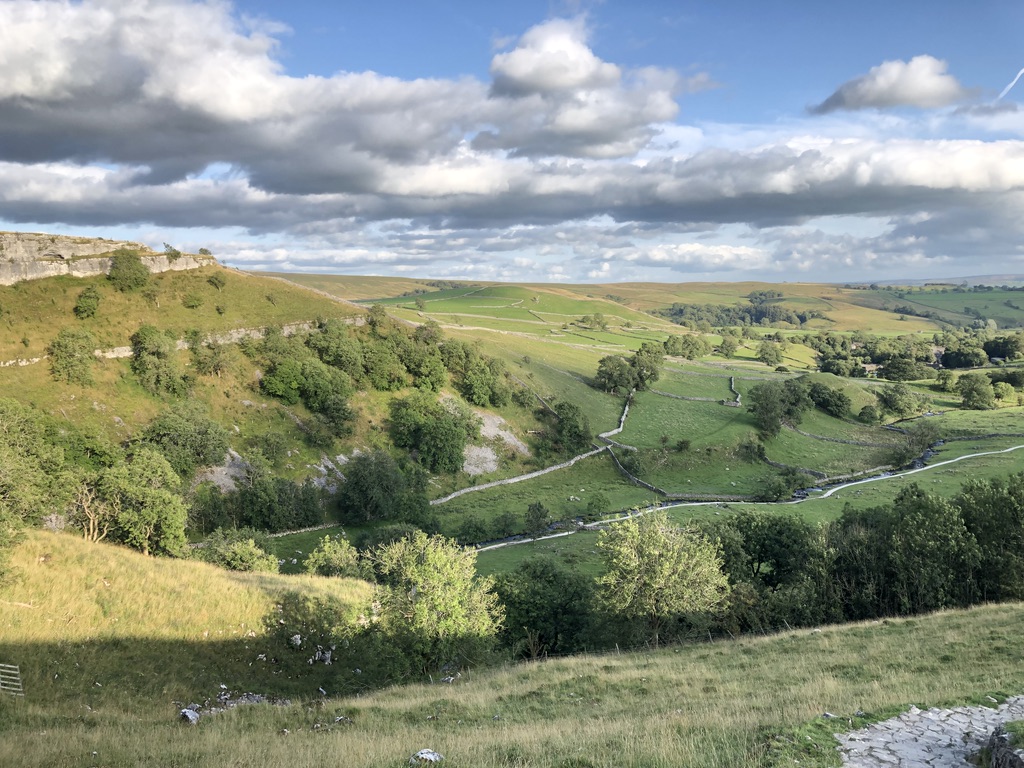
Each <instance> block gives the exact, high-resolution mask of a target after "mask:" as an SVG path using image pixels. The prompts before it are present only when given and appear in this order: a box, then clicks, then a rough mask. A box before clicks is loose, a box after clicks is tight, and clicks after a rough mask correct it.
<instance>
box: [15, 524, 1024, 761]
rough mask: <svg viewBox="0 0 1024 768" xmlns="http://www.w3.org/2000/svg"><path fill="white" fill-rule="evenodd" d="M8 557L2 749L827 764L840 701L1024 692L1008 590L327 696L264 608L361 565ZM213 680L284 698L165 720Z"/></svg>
mask: <svg viewBox="0 0 1024 768" xmlns="http://www.w3.org/2000/svg"><path fill="white" fill-rule="evenodd" d="M17 562H18V565H19V568H20V572H21V578H20V580H19V583H17V584H16V585H14V586H13V587H12V588H10V589H9V590H7V591H6V592H5V593H4V594H3V597H2V599H3V602H0V626H2V628H3V632H2V639H0V659H2V660H3V661H5V662H15V663H19V664H20V665H21V668H22V672H23V675H24V677H25V687H26V693H27V695H26V697H25V698H24V699H13V698H10V697H0V723H2V725H0V732H2V733H3V735H4V738H3V739H0V764H5V765H19V766H54V765H61V766H90V765H104V766H134V765H140V764H153V765H165V766H186V765H187V766H223V765H233V766H239V767H246V766H262V765H268V764H276V763H287V764H288V765H292V766H296V767H297V768H304V767H305V766H319V765H325V764H330V763H333V762H336V761H337V760H338V757H339V756H344V761H345V762H346V763H348V764H352V765H360V766H368V767H369V768H385V767H388V768H391V767H395V768H397V766H400V765H403V764H406V763H407V761H408V758H409V756H410V755H411V754H413V753H414V752H416V751H417V750H419V749H422V748H424V747H430V748H432V749H435V750H437V751H439V752H440V753H442V754H443V755H444V756H445V764H447V765H453V766H473V767H474V768H499V767H500V768H504V767H507V766H523V767H526V766H544V767H547V766H552V767H559V768H564V767H566V766H575V767H577V768H579V767H582V766H591V767H592V768H599V767H600V768H604V767H605V766H609V767H610V766H631V767H637V768H638V767H639V766H664V767H665V768H668V767H669V766H677V765H693V766H734V765H746V766H770V765H784V764H789V765H792V764H793V760H794V759H797V760H799V761H800V763H801V764H802V765H833V764H835V758H834V755H833V752H832V749H833V746H834V744H833V743H832V742H831V740H830V738H829V736H828V734H829V733H830V732H831V731H832V730H835V729H837V728H838V727H839V726H836V722H840V723H844V724H845V723H846V722H847V720H846V718H851V719H852V718H853V714H854V712H857V711H862V712H865V713H867V717H868V718H882V717H886V716H888V715H889V714H891V713H893V712H895V711H899V710H900V709H903V708H906V707H908V706H909V705H911V704H917V705H918V706H922V707H924V706H933V705H947V704H953V703H965V702H978V701H981V700H983V698H984V696H985V695H987V694H993V693H994V694H998V695H1006V694H1013V693H1019V692H1021V691H1024V668H1022V667H1021V665H1020V664H1019V663H1018V662H1019V652H1018V647H1017V646H1018V643H1017V640H1018V638H1019V637H1020V634H1021V633H1022V632H1024V605H1020V604H1011V605H1003V606H990V607H983V608H978V609H975V610H971V611H966V612H947V613H943V614H939V615H935V616H926V617H918V618H915V619H911V620H895V621H893V620H887V621H882V622H872V623H868V624H862V625H850V626H846V627H826V628H824V629H822V630H821V631H817V630H814V631H810V630H802V631H798V632H790V633H785V634H781V635H777V636H773V637H766V638H746V639H741V640H737V641H718V642H715V643H713V644H708V643H699V644H696V645H690V646H677V647H673V648H667V649H664V650H661V651H657V652H646V653H637V654H632V653H624V654H608V655H602V656H578V657H573V658H567V659H561V660H552V661H547V662H542V663H535V664H521V665H516V666H510V667H506V668H499V669H493V670H484V671H477V672H470V673H468V674H466V675H464V676H463V677H462V678H461V679H460V680H458V681H457V682H456V683H454V684H452V685H445V684H437V685H414V686H406V687H400V688H394V689H390V690H385V691H380V692H376V693H372V694H364V695H362V696H360V697H353V698H330V697H329V698H326V699H325V698H322V697H321V696H320V695H319V694H318V693H317V691H316V689H317V686H318V685H319V684H320V683H321V680H320V677H322V676H323V675H324V674H325V673H326V670H328V669H329V668H326V667H323V666H322V665H314V666H312V667H309V666H308V665H306V664H305V663H304V661H303V660H299V663H298V664H295V665H292V666H289V664H288V662H286V661H282V663H281V664H279V665H273V664H266V663H264V662H262V661H260V660H258V657H259V654H261V653H265V652H267V651H268V649H267V646H266V642H267V636H266V634H265V629H264V627H265V623H266V622H265V620H266V616H267V615H268V611H269V610H270V609H271V608H272V605H273V602H274V600H275V596H276V595H278V594H280V592H281V591H283V590H290V589H302V590H304V591H305V592H307V593H311V594H318V595H333V596H336V597H337V598H338V599H339V600H340V601H341V602H342V603H343V604H348V605H351V604H354V603H355V602H356V601H358V600H359V599H362V598H363V597H364V596H365V594H366V593H365V589H366V587H365V585H362V584H361V583H359V582H336V581H332V580H326V579H309V578H297V577H267V576H262V577H252V576H244V575H238V574H227V573H224V572H221V571H218V570H216V569H214V568H211V567H208V566H204V565H201V564H196V563H190V562H172V561H161V560H153V559H147V558H143V557H141V556H139V555H135V554H133V553H131V552H128V551H126V550H122V549H118V548H113V547H105V546H103V545H99V546H86V545H84V544H83V543H82V542H80V541H78V540H77V539H74V538H71V537H67V536H58V535H54V534H33V535H32V536H31V537H30V538H29V540H28V541H27V542H26V543H25V544H24V545H23V546H22V547H21V548H20V549H19V550H18V555H17ZM269 652H270V654H271V655H276V656H280V657H281V658H282V659H285V657H286V655H287V652H286V651H285V650H283V649H281V650H278V649H276V648H273V649H270V650H269ZM222 684H223V685H225V686H227V688H228V689H229V690H230V691H233V692H241V691H250V692H253V693H263V694H269V695H271V696H288V697H289V698H290V699H291V704H290V705H289V706H271V705H268V704H261V705H252V706H243V707H239V708H237V709H234V710H232V711H229V712H225V713H222V714H219V715H214V716H209V717H206V718H204V719H202V720H201V721H200V723H199V725H198V726H197V727H195V728H186V727H184V726H182V725H180V724H178V723H177V722H176V716H177V711H178V709H180V707H181V706H182V705H183V702H184V703H187V702H188V701H198V702H200V703H201V702H202V701H203V700H204V699H206V698H213V697H215V695H216V694H217V693H219V692H220V690H221V688H220V686H221V685H222ZM825 711H828V712H832V713H835V714H837V715H838V716H839V717H840V718H841V720H839V721H835V720H834V721H829V722H827V723H825V722H824V721H822V720H821V718H820V715H821V713H822V712H825ZM339 718H343V719H339ZM860 722H864V720H863V719H860V718H858V719H857V720H856V721H855V723H860Z"/></svg>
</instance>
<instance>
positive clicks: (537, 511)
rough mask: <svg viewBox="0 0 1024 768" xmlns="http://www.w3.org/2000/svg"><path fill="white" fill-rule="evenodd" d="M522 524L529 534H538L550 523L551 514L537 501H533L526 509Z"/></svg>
mask: <svg viewBox="0 0 1024 768" xmlns="http://www.w3.org/2000/svg"><path fill="white" fill-rule="evenodd" d="M524 522H525V524H526V530H527V531H528V532H529V533H540V532H541V531H543V530H545V529H546V528H547V527H548V525H549V524H550V523H551V512H550V511H549V510H548V508H547V507H545V506H544V505H543V504H541V503H540V502H539V501H535V502H533V503H532V504H530V506H528V507H527V508H526V519H525V521H524Z"/></svg>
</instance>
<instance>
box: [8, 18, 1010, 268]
mask: <svg viewBox="0 0 1024 768" xmlns="http://www.w3.org/2000/svg"><path fill="white" fill-rule="evenodd" d="M278 33H279V31H278V30H275V29H274V28H273V27H272V26H268V25H258V24H250V23H247V22H246V21H244V20H243V19H242V18H241V17H240V16H238V15H237V14H236V13H235V12H234V11H233V10H232V8H231V6H229V5H227V4H225V3H222V2H208V3H207V2H189V1H186V0H84V1H83V2H81V3H78V4H71V3H67V2H58V1H57V0H38V1H30V0H8V1H7V2H3V3H0V216H2V217H3V219H5V220H6V221H9V222H12V223H14V224H18V223H32V224H35V225H40V226H63V227H76V226H77V227H103V226H107V227H120V228H124V227H136V228H138V229H139V230H140V231H151V230H155V229H160V228H170V229H173V230H175V231H178V230H180V234H181V235H182V237H184V238H185V239H186V240H187V239H188V238H189V235H188V234H187V233H188V232H189V231H190V230H193V229H198V230H199V231H201V232H202V236H203V237H205V238H209V237H211V236H212V237H214V238H215V239H216V242H209V241H208V240H207V241H206V242H200V243H198V244H206V245H212V246H214V247H215V250H216V252H217V253H218V254H220V255H221V256H222V257H226V258H227V259H228V260H229V261H230V262H231V263H233V264H237V265H239V266H253V267H256V268H276V269H320V270H325V271H331V270H336V271H345V272H353V273H358V272H365V273H380V272H389V273H398V274H402V273H409V272H415V273H416V274H418V275H427V274H430V275H436V276H439V277H445V276H453V277H470V278H472V277H476V278H478V279H509V280H515V279H519V280H544V279H573V280H607V281H611V280H621V279H638V278H639V277H641V276H642V277H643V278H644V279H661V278H662V277H668V278H669V279H683V278H685V277H687V276H701V277H707V276H712V275H727V276H732V277H742V276H745V275H748V274H756V275H766V276H771V275H787V276H789V277H791V278H797V277H799V276H801V275H805V276H807V278H808V279H811V278H817V279H822V278H824V277H827V276H839V275H840V273H842V272H843V271H844V270H845V271H846V272H847V273H852V272H854V271H856V270H859V269H866V270H872V269H883V268H891V267H892V265H893V264H896V265H899V264H902V263H906V264H912V265H917V266H920V265H922V264H923V265H925V266H928V265H929V264H932V265H936V266H945V265H947V264H950V263H954V264H955V263H958V262H959V263H969V260H970V259H971V258H975V257H979V256H983V257H988V256H990V257H992V258H995V257H998V258H1000V259H1003V260H1004V261H1003V264H1004V269H1003V270H1002V271H1006V268H1008V267H1006V266H1005V265H1006V264H1007V262H1006V260H1007V259H1008V260H1009V262H1010V263H1012V262H1013V260H1014V259H1020V258H1021V250H1020V247H1019V246H1017V245H1016V244H1015V240H1014V237H1016V236H1019V234H1021V233H1020V231H1019V230H1020V229H1021V227H1022V225H1021V224H1019V223H1018V222H1019V221H1021V220H1022V219H1021V217H1019V216H1015V215H1014V214H1015V213H1017V212H1019V211H1020V208H1019V207H1018V206H1019V205H1020V204H1021V194H1020V193H1021V190H1022V189H1024V145H1022V144H1021V142H1020V141H1019V140H1017V138H1016V136H1018V135H1019V132H1020V128H1021V127H1022V126H1016V127H1015V125H1014V124H1007V123H1006V122H1005V120H1006V119H1007V118H1015V119H1016V113H1015V111H1014V110H1011V109H1009V108H1008V107H1007V108H1006V109H1002V110H999V111H992V112H991V113H984V112H982V111H975V112H972V113H970V114H969V115H968V114H966V113H964V114H961V115H957V114H956V113H951V114H950V115H949V116H947V117H946V118H943V119H946V120H948V121H956V120H961V121H963V120H965V119H970V120H973V121H976V122H975V123H974V124H973V125H974V127H975V128H977V126H978V125H982V126H984V125H985V121H987V120H996V119H1000V120H1003V121H1004V122H1003V123H1000V126H999V130H1000V131H1002V132H1003V136H1002V137H1001V138H999V139H992V140H982V139H978V138H964V136H963V130H960V131H959V133H954V132H952V131H951V132H950V137H949V138H936V137H935V136H934V135H931V136H929V137H927V138H917V137H916V135H915V130H914V129H913V126H910V127H908V126H906V125H898V126H897V129H896V130H893V129H892V127H891V125H890V124H884V123H881V122H877V123H874V122H870V121H869V122H862V123H859V124H849V125H846V124H842V123H839V124H835V123H833V124H832V125H831V127H830V128H829V130H828V132H827V133H826V132H823V131H821V130H820V129H818V128H815V125H816V124H820V121H823V120H824V121H827V120H832V119H833V118H832V117H828V118H826V117H817V118H813V119H807V120H805V121H800V120H796V121H794V122H793V123H792V124H791V125H789V126H788V127H785V126H784V127H781V128H779V127H774V128H772V130H771V131H770V132H763V133H764V136H765V137H766V138H764V140H763V141H760V142H757V141H750V142H747V144H746V145H743V146H739V145H737V143H736V142H735V141H733V140H732V139H731V138H730V137H732V136H735V135H736V134H737V132H740V133H742V132H743V131H747V132H748V133H749V134H751V135H755V134H756V135H761V133H762V132H761V129H760V128H758V127H756V126H753V127H743V126H739V127H736V126H731V127H730V126H703V127H700V126H693V127H692V129H690V127H689V126H686V125H685V124H684V123H680V122H679V121H680V120H681V119H684V118H685V116H686V106H687V99H688V98H689V96H688V94H691V93H693V92H695V91H699V90H701V89H703V88H706V87H711V86H712V85H713V81H712V76H711V73H706V72H698V73H696V74H694V73H691V74H690V75H689V76H687V77H683V76H681V75H680V74H679V73H678V72H675V71H672V70H669V69H665V68H659V67H640V68H628V67H623V66H620V65H618V64H615V63H613V62H609V61H605V60H603V59H602V58H601V57H600V56H599V55H598V54H597V53H595V51H594V49H593V48H592V44H591V38H590V31H589V29H588V26H587V23H586V20H585V19H582V18H574V19H551V20H548V21H546V22H543V23H540V24H537V25H536V26H534V27H533V28H531V29H528V30H526V31H525V32H524V33H523V34H522V36H521V37H519V38H518V39H517V40H516V41H515V42H513V43H512V44H511V45H510V46H509V47H508V48H507V49H506V50H503V51H501V52H499V53H496V54H495V55H494V56H493V58H492V60H491V62H490V68H489V73H490V79H489V81H485V80H480V79H476V78H472V77H464V78H461V79H441V78H435V79H431V78H422V79H414V80H405V79H400V78H395V77H389V76H387V75H383V74H379V73H376V72H338V73H336V74H334V75H331V76H329V77H322V76H307V77H295V76H292V75H289V74H287V73H286V72H285V70H284V69H283V67H282V66H281V65H280V62H279V61H278V59H277V58H275V57H276V56H277V42H276V40H275V37H274V34H278ZM55 41H59V44H57V43H56V42H55ZM40 51H45V55H41V54H40ZM946 69H947V67H946V64H945V63H944V62H942V61H939V60H938V59H934V58H932V57H930V56H918V57H915V58H913V59H911V60H910V61H909V62H901V61H889V62H885V63H883V64H881V65H879V66H877V67H875V68H873V69H872V70H871V71H870V72H869V73H868V74H866V75H864V76H862V77H860V78H857V79H855V80H851V81H850V82H848V83H845V84H843V85H841V86H840V87H839V88H838V89H837V90H836V91H835V92H834V93H833V94H832V95H831V96H829V97H828V98H827V99H825V101H823V102H822V103H821V104H819V105H818V106H817V107H815V108H814V111H815V112H816V113H817V114H818V115H827V114H829V113H834V112H837V111H856V110H864V109H868V108H874V109H884V108H887V107H893V106H914V107H920V108H936V107H941V106H945V105H951V104H954V103H957V102H958V101H960V100H962V99H964V98H965V96H966V94H967V90H966V89H965V88H964V87H963V86H961V85H960V84H959V82H958V81H957V80H956V79H955V78H954V77H953V76H952V75H949V74H947V72H946ZM978 121H980V122H978ZM683 129H687V130H688V131H689V134H690V135H691V140H689V141H687V142H686V147H685V148H683V147H682V145H680V144H679V142H677V141H674V140H671V137H673V136H677V135H679V134H680V133H681V132H682V130H683ZM978 130H980V131H984V130H985V129H984V128H983V127H982V128H979V129H978ZM930 131H931V132H932V133H933V134H934V132H935V128H934V126H932V127H931V128H930ZM1007 131H1009V132H1010V134H1011V135H1010V136H1007V135H1006V133H1007ZM1014 131H1016V133H1014ZM997 212H998V214H999V218H998V222H999V224H1000V226H1004V227H1007V228H1008V229H1007V230H1004V231H1000V232H998V233H996V232H994V231H990V230H986V229H985V228H984V224H986V223H987V224H991V223H993V222H994V221H996V219H994V218H993V217H994V216H996V215H997ZM825 220H829V221H831V222H833V223H835V222H841V221H846V222H850V221H853V222H854V223H856V222H869V224H863V225H857V226H853V227H852V228H851V229H852V231H854V232H857V231H858V230H865V229H870V230H872V234H870V235H864V234H850V235H835V234H830V233H829V232H827V231H825V230H822V229H819V228H818V223H819V222H822V221H825ZM972 221H973V222H978V225H977V226H974V227H969V229H970V230H971V231H974V232H977V236H976V237H972V238H971V240H970V243H969V245H970V247H969V248H968V243H967V242H965V240H964V238H963V237H962V236H956V233H958V232H962V229H960V228H962V227H964V226H965V225H966V222H972ZM879 230H880V231H881V234H879V232H878V231H879ZM211 233H213V234H212V235H211ZM951 235H954V236H953V237H951ZM164 239H166V236H163V237H161V236H157V235H155V236H154V240H155V242H156V243H157V244H159V243H160V242H162V241H163V240H164ZM901 259H902V260H901Z"/></svg>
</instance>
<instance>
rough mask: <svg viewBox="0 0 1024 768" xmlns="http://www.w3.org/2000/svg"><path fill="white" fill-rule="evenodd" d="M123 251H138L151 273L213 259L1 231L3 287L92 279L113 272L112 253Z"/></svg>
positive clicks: (108, 242) (115, 243)
mask: <svg viewBox="0 0 1024 768" xmlns="http://www.w3.org/2000/svg"><path fill="white" fill-rule="evenodd" d="M119 248H129V249H131V250H133V251H137V252H138V253H139V255H140V256H141V257H142V262H143V263H144V264H145V265H146V266H147V267H149V271H150V272H168V271H178V270H183V269H195V268H196V267H201V266H203V265H204V264H211V263H213V262H214V259H213V258H212V257H208V256H205V257H204V256H195V255H192V254H185V253H183V254H182V255H181V257H180V258H179V259H176V260H175V261H173V262H172V261H171V260H170V259H168V258H167V256H166V255H164V254H163V253H156V252H154V251H152V250H151V249H150V248H148V247H146V246H145V245H140V244H139V243H132V242H128V241H124V240H106V239H103V238H93V237H71V236H69V235H47V234H41V233H38V232H0V285H12V284H14V283H16V282H18V281H19V280H39V279H40V278H44V277H54V276H56V275H73V276H74V277H89V276H91V275H102V274H106V272H107V271H108V270H109V269H110V255H109V254H110V253H112V252H113V251H116V250H118V249H119Z"/></svg>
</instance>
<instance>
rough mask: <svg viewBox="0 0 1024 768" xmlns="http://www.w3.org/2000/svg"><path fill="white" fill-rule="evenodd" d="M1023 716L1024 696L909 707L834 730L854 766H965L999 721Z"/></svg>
mask: <svg viewBox="0 0 1024 768" xmlns="http://www.w3.org/2000/svg"><path fill="white" fill-rule="evenodd" d="M992 701H993V703H995V699H993V700H992ZM1021 719H1024V696H1015V697H1013V698H1010V699H1007V700H1006V701H1005V702H1003V703H1002V704H1000V705H999V706H998V707H984V706H981V707H953V708H952V709H928V710H921V709H918V708H917V707H911V708H910V709H909V710H908V711H906V712H904V713H903V714H901V715H899V716H898V717H893V718H890V719H889V720H884V721H882V722H880V723H874V724H872V725H869V726H868V727H867V728H862V729H860V730H858V731H851V732H850V733H841V734H836V739H837V740H838V741H839V747H838V749H839V752H840V754H841V755H842V760H843V765H846V766H850V768H883V767H884V768H903V767H904V766H905V767H906V768H910V767H911V766H913V767H914V768H919V767H920V766H930V767H931V768H967V767H968V766H971V765H974V763H972V762H970V760H969V758H970V757H971V756H973V755H976V754H977V753H978V752H980V751H981V749H982V747H984V746H986V744H987V742H988V738H989V736H990V735H991V733H992V731H994V730H995V729H996V727H997V726H999V725H1002V724H1003V723H1006V722H1010V721H1013V720H1021Z"/></svg>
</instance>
